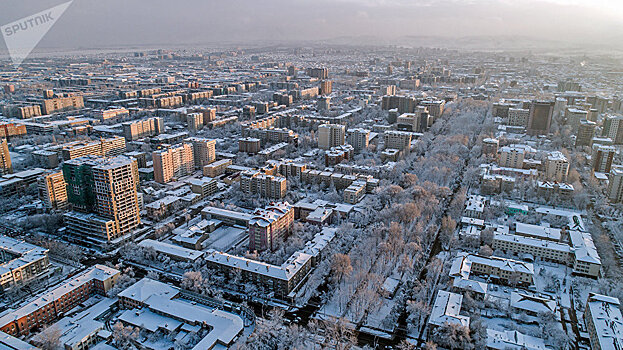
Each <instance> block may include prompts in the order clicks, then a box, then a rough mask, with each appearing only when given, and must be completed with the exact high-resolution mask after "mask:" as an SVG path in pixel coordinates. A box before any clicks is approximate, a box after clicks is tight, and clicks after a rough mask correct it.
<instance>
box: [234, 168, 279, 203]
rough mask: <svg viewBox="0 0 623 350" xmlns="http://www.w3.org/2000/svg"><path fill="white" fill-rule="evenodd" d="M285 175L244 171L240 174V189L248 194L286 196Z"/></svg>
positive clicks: (275, 197) (274, 196)
mask: <svg viewBox="0 0 623 350" xmlns="http://www.w3.org/2000/svg"><path fill="white" fill-rule="evenodd" d="M286 185H287V182H286V178H285V177H281V176H273V175H267V174H262V173H260V172H257V171H252V170H249V171H244V172H242V174H241V175H240V189H241V190H242V192H244V193H246V194H259V195H260V196H262V197H267V198H274V199H281V198H283V197H285V196H286V189H287V186H286Z"/></svg>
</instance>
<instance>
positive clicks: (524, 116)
mask: <svg viewBox="0 0 623 350" xmlns="http://www.w3.org/2000/svg"><path fill="white" fill-rule="evenodd" d="M529 118H530V110H529V109H523V108H509V109H508V125H511V126H521V127H524V128H525V127H526V126H528V119H529Z"/></svg>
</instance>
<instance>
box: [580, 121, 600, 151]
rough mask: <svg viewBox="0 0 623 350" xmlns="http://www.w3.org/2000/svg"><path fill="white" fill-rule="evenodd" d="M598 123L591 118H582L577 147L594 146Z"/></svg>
mask: <svg viewBox="0 0 623 350" xmlns="http://www.w3.org/2000/svg"><path fill="white" fill-rule="evenodd" d="M596 127H597V123H595V122H593V121H590V120H581V121H580V125H579V126H578V133H577V135H576V138H575V147H582V146H588V147H590V146H592V145H593V137H595V128H596Z"/></svg>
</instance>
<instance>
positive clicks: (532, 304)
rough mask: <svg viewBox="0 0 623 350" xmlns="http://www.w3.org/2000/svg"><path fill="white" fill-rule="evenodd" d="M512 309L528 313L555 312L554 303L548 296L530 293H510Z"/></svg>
mask: <svg viewBox="0 0 623 350" xmlns="http://www.w3.org/2000/svg"><path fill="white" fill-rule="evenodd" d="M510 305H511V307H512V308H515V309H519V310H524V311H529V312H535V313H539V312H555V311H556V301H555V300H554V299H551V298H550V297H548V296H539V295H533V294H530V293H527V292H526V293H523V292H522V293H518V292H511V303H510Z"/></svg>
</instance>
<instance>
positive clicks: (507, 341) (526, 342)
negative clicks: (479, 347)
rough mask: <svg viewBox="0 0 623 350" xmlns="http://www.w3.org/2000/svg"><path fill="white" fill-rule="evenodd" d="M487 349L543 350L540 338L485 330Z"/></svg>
mask: <svg viewBox="0 0 623 350" xmlns="http://www.w3.org/2000/svg"><path fill="white" fill-rule="evenodd" d="M487 348H488V349H495V350H545V349H547V348H546V347H545V341H544V340H543V339H541V338H537V337H532V336H529V335H525V334H523V333H520V332H518V331H497V330H494V329H487Z"/></svg>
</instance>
